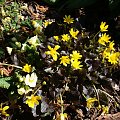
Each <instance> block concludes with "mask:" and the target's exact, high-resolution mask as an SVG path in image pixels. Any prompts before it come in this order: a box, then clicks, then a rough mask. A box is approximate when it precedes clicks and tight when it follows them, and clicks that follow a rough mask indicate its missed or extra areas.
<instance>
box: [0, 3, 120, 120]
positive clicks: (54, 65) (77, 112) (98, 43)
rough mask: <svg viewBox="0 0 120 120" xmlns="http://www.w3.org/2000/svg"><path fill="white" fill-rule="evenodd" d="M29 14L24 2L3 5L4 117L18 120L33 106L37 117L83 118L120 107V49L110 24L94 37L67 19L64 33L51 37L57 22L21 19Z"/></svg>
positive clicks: (0, 64) (0, 70) (0, 79)
mask: <svg viewBox="0 0 120 120" xmlns="http://www.w3.org/2000/svg"><path fill="white" fill-rule="evenodd" d="M27 11H28V7H27V4H23V3H17V2H12V3H9V4H8V6H7V7H6V6H5V5H2V6H1V15H0V16H1V21H2V23H1V25H0V31H1V33H0V34H1V37H2V38H1V41H0V43H1V48H0V55H1V56H0V87H1V91H3V94H6V95H3V97H5V96H7V97H6V98H5V100H3V101H2V100H0V101H1V108H0V114H1V117H6V118H7V117H8V118H9V119H10V117H9V116H13V118H16V114H19V115H22V113H25V112H28V111H29V110H28V111H27V110H26V109H25V108H32V109H31V111H30V112H32V114H33V116H34V117H37V118H42V117H43V118H46V117H47V116H49V117H51V119H55V120H65V119H79V118H81V119H85V118H90V117H94V118H96V117H97V116H98V115H101V114H107V113H110V111H111V110H114V111H116V110H117V109H120V106H119V104H120V101H119V100H118V97H119V94H118V91H119V90H118V89H117V88H116V85H117V84H116V83H115V81H114V78H113V73H115V72H117V71H118V70H119V68H120V51H119V49H118V48H116V47H115V43H114V41H113V40H111V37H110V35H109V34H108V33H107V32H108V27H109V25H107V23H106V22H101V25H100V31H98V32H97V31H96V33H92V35H91V34H90V33H88V32H85V31H84V29H82V30H81V31H79V30H77V28H76V23H77V25H78V23H79V21H77V20H75V19H74V18H71V16H70V15H68V16H67V15H65V17H64V18H63V23H61V24H59V26H64V30H63V31H64V33H63V34H61V35H59V36H56V35H55V36H52V37H50V38H48V37H46V36H45V29H46V28H47V26H49V24H52V22H55V20H33V19H31V18H30V17H28V16H25V15H23V13H24V12H26V13H27ZM79 25H80V23H79ZM56 31H58V30H56ZM113 82H114V84H112V83H113ZM5 89H6V90H5ZM108 89H109V91H107V90H108ZM0 94H1V93H0ZM116 95H117V96H116ZM3 105H4V107H2V106H3ZM113 106H114V107H113ZM6 110H7V112H6ZM15 110H17V111H15ZM93 110H94V111H93ZM38 111H39V112H38ZM71 111H72V112H71ZM92 112H94V114H95V113H96V116H93V115H92V114H93V113H92ZM19 117H20V116H19ZM16 119H18V118H16Z"/></svg>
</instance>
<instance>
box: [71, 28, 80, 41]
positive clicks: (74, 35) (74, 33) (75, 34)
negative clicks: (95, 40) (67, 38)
mask: <svg viewBox="0 0 120 120" xmlns="http://www.w3.org/2000/svg"><path fill="white" fill-rule="evenodd" d="M69 32H70V35H71V36H72V37H73V38H75V39H77V37H76V36H77V35H78V33H79V31H78V30H76V31H74V30H73V28H71V29H70V30H69Z"/></svg>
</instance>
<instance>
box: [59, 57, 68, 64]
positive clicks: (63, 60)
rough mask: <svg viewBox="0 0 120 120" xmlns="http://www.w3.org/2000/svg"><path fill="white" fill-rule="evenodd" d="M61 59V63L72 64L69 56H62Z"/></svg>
mask: <svg viewBox="0 0 120 120" xmlns="http://www.w3.org/2000/svg"><path fill="white" fill-rule="evenodd" d="M60 60H61V62H60V64H63V65H64V66H67V64H70V59H69V56H62V57H61V58H60Z"/></svg>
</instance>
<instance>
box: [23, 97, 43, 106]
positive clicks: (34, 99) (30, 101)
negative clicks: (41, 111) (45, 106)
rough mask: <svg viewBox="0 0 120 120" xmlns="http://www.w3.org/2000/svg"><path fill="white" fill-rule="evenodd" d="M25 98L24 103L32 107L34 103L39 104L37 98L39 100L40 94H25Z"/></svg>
mask: <svg viewBox="0 0 120 120" xmlns="http://www.w3.org/2000/svg"><path fill="white" fill-rule="evenodd" d="M26 98H27V100H26V102H25V103H26V104H28V106H29V107H30V108H34V106H35V105H39V102H38V100H41V97H40V96H34V95H31V96H27V97H26Z"/></svg>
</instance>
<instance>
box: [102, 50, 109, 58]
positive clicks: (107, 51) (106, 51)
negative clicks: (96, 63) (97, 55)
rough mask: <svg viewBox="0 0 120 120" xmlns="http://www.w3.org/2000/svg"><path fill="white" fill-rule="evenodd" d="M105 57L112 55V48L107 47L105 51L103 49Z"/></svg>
mask: <svg viewBox="0 0 120 120" xmlns="http://www.w3.org/2000/svg"><path fill="white" fill-rule="evenodd" d="M102 55H103V58H107V57H108V56H109V55H110V50H109V49H108V48H106V49H105V50H104V51H103V54H102Z"/></svg>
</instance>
